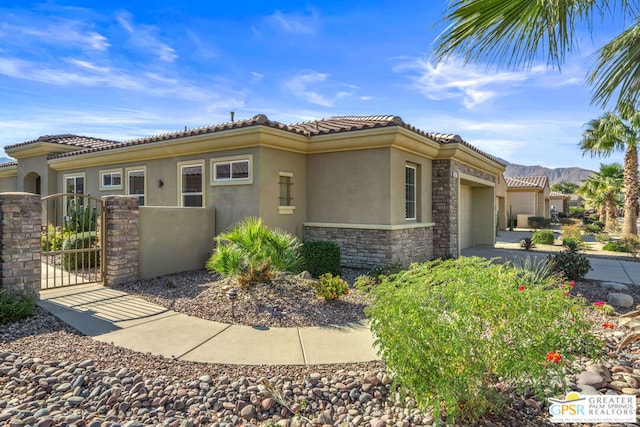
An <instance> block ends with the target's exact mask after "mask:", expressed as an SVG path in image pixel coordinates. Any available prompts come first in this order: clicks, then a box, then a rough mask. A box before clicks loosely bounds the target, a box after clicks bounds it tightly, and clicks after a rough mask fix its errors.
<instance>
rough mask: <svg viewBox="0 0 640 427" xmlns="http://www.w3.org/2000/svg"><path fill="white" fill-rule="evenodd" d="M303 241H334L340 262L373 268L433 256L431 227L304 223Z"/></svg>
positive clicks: (345, 264)
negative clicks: (337, 248)
mask: <svg viewBox="0 0 640 427" xmlns="http://www.w3.org/2000/svg"><path fill="white" fill-rule="evenodd" d="M304 236H305V241H307V242H323V241H329V242H334V243H336V244H337V245H338V246H339V247H340V254H341V262H342V265H344V266H346V267H352V268H373V267H376V266H379V265H389V264H394V263H401V264H403V265H408V264H409V263H411V262H421V261H426V260H429V259H431V258H433V248H432V239H433V234H432V227H414V228H402V229H396V230H381V229H368V228H343V227H330V226H326V227H325V226H305V227H304Z"/></svg>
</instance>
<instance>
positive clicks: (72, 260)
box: [62, 231, 100, 270]
mask: <svg viewBox="0 0 640 427" xmlns="http://www.w3.org/2000/svg"><path fill="white" fill-rule="evenodd" d="M97 241H98V237H97V233H96V232H95V231H86V232H84V233H78V234H75V233H73V234H70V235H69V236H67V237H66V238H65V239H64V242H63V243H62V250H63V251H68V250H71V251H73V250H76V249H80V250H82V251H80V252H63V253H62V268H64V269H65V270H85V269H90V268H95V267H98V266H99V265H100V256H99V255H98V252H97V251H96V250H92V249H93V248H95V247H96V244H97Z"/></svg>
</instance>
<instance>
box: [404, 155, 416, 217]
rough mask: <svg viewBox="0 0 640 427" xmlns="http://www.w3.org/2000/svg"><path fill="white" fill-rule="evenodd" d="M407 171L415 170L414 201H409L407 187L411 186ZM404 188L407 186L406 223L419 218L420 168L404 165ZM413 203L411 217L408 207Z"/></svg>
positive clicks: (405, 192) (405, 200)
mask: <svg viewBox="0 0 640 427" xmlns="http://www.w3.org/2000/svg"><path fill="white" fill-rule="evenodd" d="M407 169H411V170H413V200H408V199H407V187H408V186H409V182H408V181H407ZM404 176H405V180H404V186H405V191H404V194H405V197H404V219H405V220H406V221H415V220H416V219H417V218H418V168H417V166H415V165H410V164H405V165H404ZM411 202H413V216H412V217H410V216H408V215H409V212H408V209H407V207H408V206H409V203H411Z"/></svg>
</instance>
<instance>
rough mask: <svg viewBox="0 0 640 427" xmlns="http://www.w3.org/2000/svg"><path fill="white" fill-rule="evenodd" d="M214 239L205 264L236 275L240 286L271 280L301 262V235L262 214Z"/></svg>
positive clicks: (230, 274) (249, 218) (227, 274)
mask: <svg viewBox="0 0 640 427" xmlns="http://www.w3.org/2000/svg"><path fill="white" fill-rule="evenodd" d="M215 240H216V248H215V252H214V254H213V255H212V256H211V258H209V260H208V261H207V265H206V267H207V268H208V269H209V270H213V271H216V272H218V273H220V274H222V275H223V276H226V277H233V278H234V279H235V280H236V282H237V283H238V284H239V285H241V286H242V285H247V284H253V283H265V282H269V281H271V279H272V278H273V275H274V273H275V272H277V271H295V270H296V269H297V268H298V266H299V265H300V255H299V247H300V243H299V242H298V239H297V238H296V237H295V236H292V235H291V234H289V233H287V232H285V231H283V230H278V229H276V230H272V229H270V228H269V227H267V226H265V225H263V224H262V220H261V219H260V218H254V217H248V218H246V219H245V220H243V221H241V222H240V223H238V224H237V225H236V226H235V227H234V228H233V229H231V230H230V231H227V232H224V233H222V234H220V235H219V236H217V237H216V239H215Z"/></svg>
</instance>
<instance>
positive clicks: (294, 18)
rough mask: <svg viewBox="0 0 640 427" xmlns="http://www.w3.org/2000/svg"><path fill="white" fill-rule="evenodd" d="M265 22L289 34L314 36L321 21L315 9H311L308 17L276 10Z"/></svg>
mask: <svg viewBox="0 0 640 427" xmlns="http://www.w3.org/2000/svg"><path fill="white" fill-rule="evenodd" d="M265 20H266V22H267V23H268V24H269V25H270V26H272V27H274V28H276V29H278V30H280V31H282V32H284V33H287V34H314V33H315V32H316V31H317V30H318V28H319V26H320V19H319V17H318V14H317V12H316V10H315V9H313V8H310V9H309V13H308V14H307V15H302V14H297V13H282V12H281V11H279V10H276V11H275V12H274V13H273V14H271V15H269V16H267V17H266V19H265Z"/></svg>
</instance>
